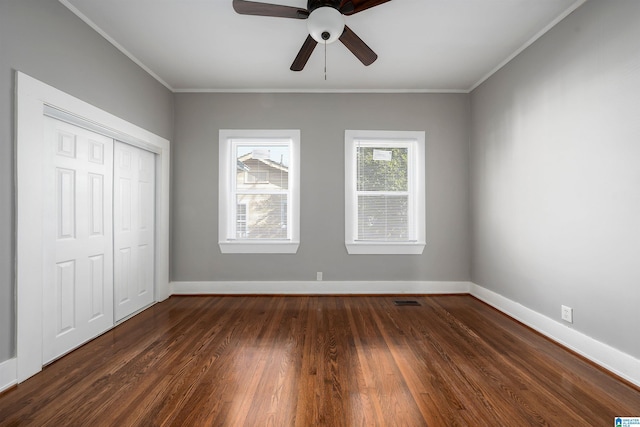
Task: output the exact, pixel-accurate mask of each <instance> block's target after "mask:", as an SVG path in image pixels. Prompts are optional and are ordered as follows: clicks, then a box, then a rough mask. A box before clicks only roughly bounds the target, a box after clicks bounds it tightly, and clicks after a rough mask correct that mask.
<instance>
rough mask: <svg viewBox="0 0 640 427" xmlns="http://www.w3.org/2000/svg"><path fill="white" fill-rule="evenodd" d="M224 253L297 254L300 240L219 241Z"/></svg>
mask: <svg viewBox="0 0 640 427" xmlns="http://www.w3.org/2000/svg"><path fill="white" fill-rule="evenodd" d="M218 245H219V246H220V251H221V252H222V253H223V254H295V253H296V252H298V246H300V242H292V241H289V240H287V241H286V242H275V241H266V242H247V241H242V242H218Z"/></svg>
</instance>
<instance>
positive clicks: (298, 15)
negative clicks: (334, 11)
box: [233, 0, 309, 19]
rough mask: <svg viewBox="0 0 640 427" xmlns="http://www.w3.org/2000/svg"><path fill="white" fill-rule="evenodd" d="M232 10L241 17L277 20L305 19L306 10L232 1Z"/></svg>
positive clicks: (243, 0) (307, 14)
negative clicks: (250, 16)
mask: <svg viewBox="0 0 640 427" xmlns="http://www.w3.org/2000/svg"><path fill="white" fill-rule="evenodd" d="M233 9H234V10H235V11H236V12H237V13H239V14H241V15H258V16H275V17H278V18H295V19H307V18H308V17H309V12H308V11H307V10H306V9H301V8H299V7H292V6H282V5H279V4H270V3H259V2H255V1H245V0H233Z"/></svg>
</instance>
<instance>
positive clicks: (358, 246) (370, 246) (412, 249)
mask: <svg viewBox="0 0 640 427" xmlns="http://www.w3.org/2000/svg"><path fill="white" fill-rule="evenodd" d="M345 246H346V247H347V253H348V254H349V255H422V252H423V251H424V247H425V243H423V242H411V243H383V242H380V243H374V242H366V243H362V242H346V243H345Z"/></svg>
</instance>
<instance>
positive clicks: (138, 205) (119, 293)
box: [113, 141, 155, 321]
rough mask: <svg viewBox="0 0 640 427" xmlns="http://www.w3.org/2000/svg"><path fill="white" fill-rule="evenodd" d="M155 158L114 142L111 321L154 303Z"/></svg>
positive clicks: (139, 150)
mask: <svg viewBox="0 0 640 427" xmlns="http://www.w3.org/2000/svg"><path fill="white" fill-rule="evenodd" d="M154 206H155V155H154V154H153V153H150V152H148V151H145V150H142V149H140V148H136V147H133V146H131V145H128V144H124V143H121V142H118V141H116V142H115V150H114V199H113V215H114V218H113V225H114V238H113V241H114V280H115V284H114V293H115V320H116V321H118V320H121V319H124V318H125V317H127V316H129V315H131V314H133V313H135V312H136V311H138V310H140V309H142V308H144V307H146V306H148V305H150V304H151V303H153V301H154V295H153V289H154V286H153V284H154V258H155V250H154V238H155V209H154Z"/></svg>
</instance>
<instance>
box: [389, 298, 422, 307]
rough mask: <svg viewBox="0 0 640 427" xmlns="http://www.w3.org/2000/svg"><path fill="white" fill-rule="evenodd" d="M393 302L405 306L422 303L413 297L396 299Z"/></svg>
mask: <svg viewBox="0 0 640 427" xmlns="http://www.w3.org/2000/svg"><path fill="white" fill-rule="evenodd" d="M393 303H394V304H395V305H400V306H404V305H420V303H419V302H418V301H416V300H413V299H397V300H395V301H393Z"/></svg>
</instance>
